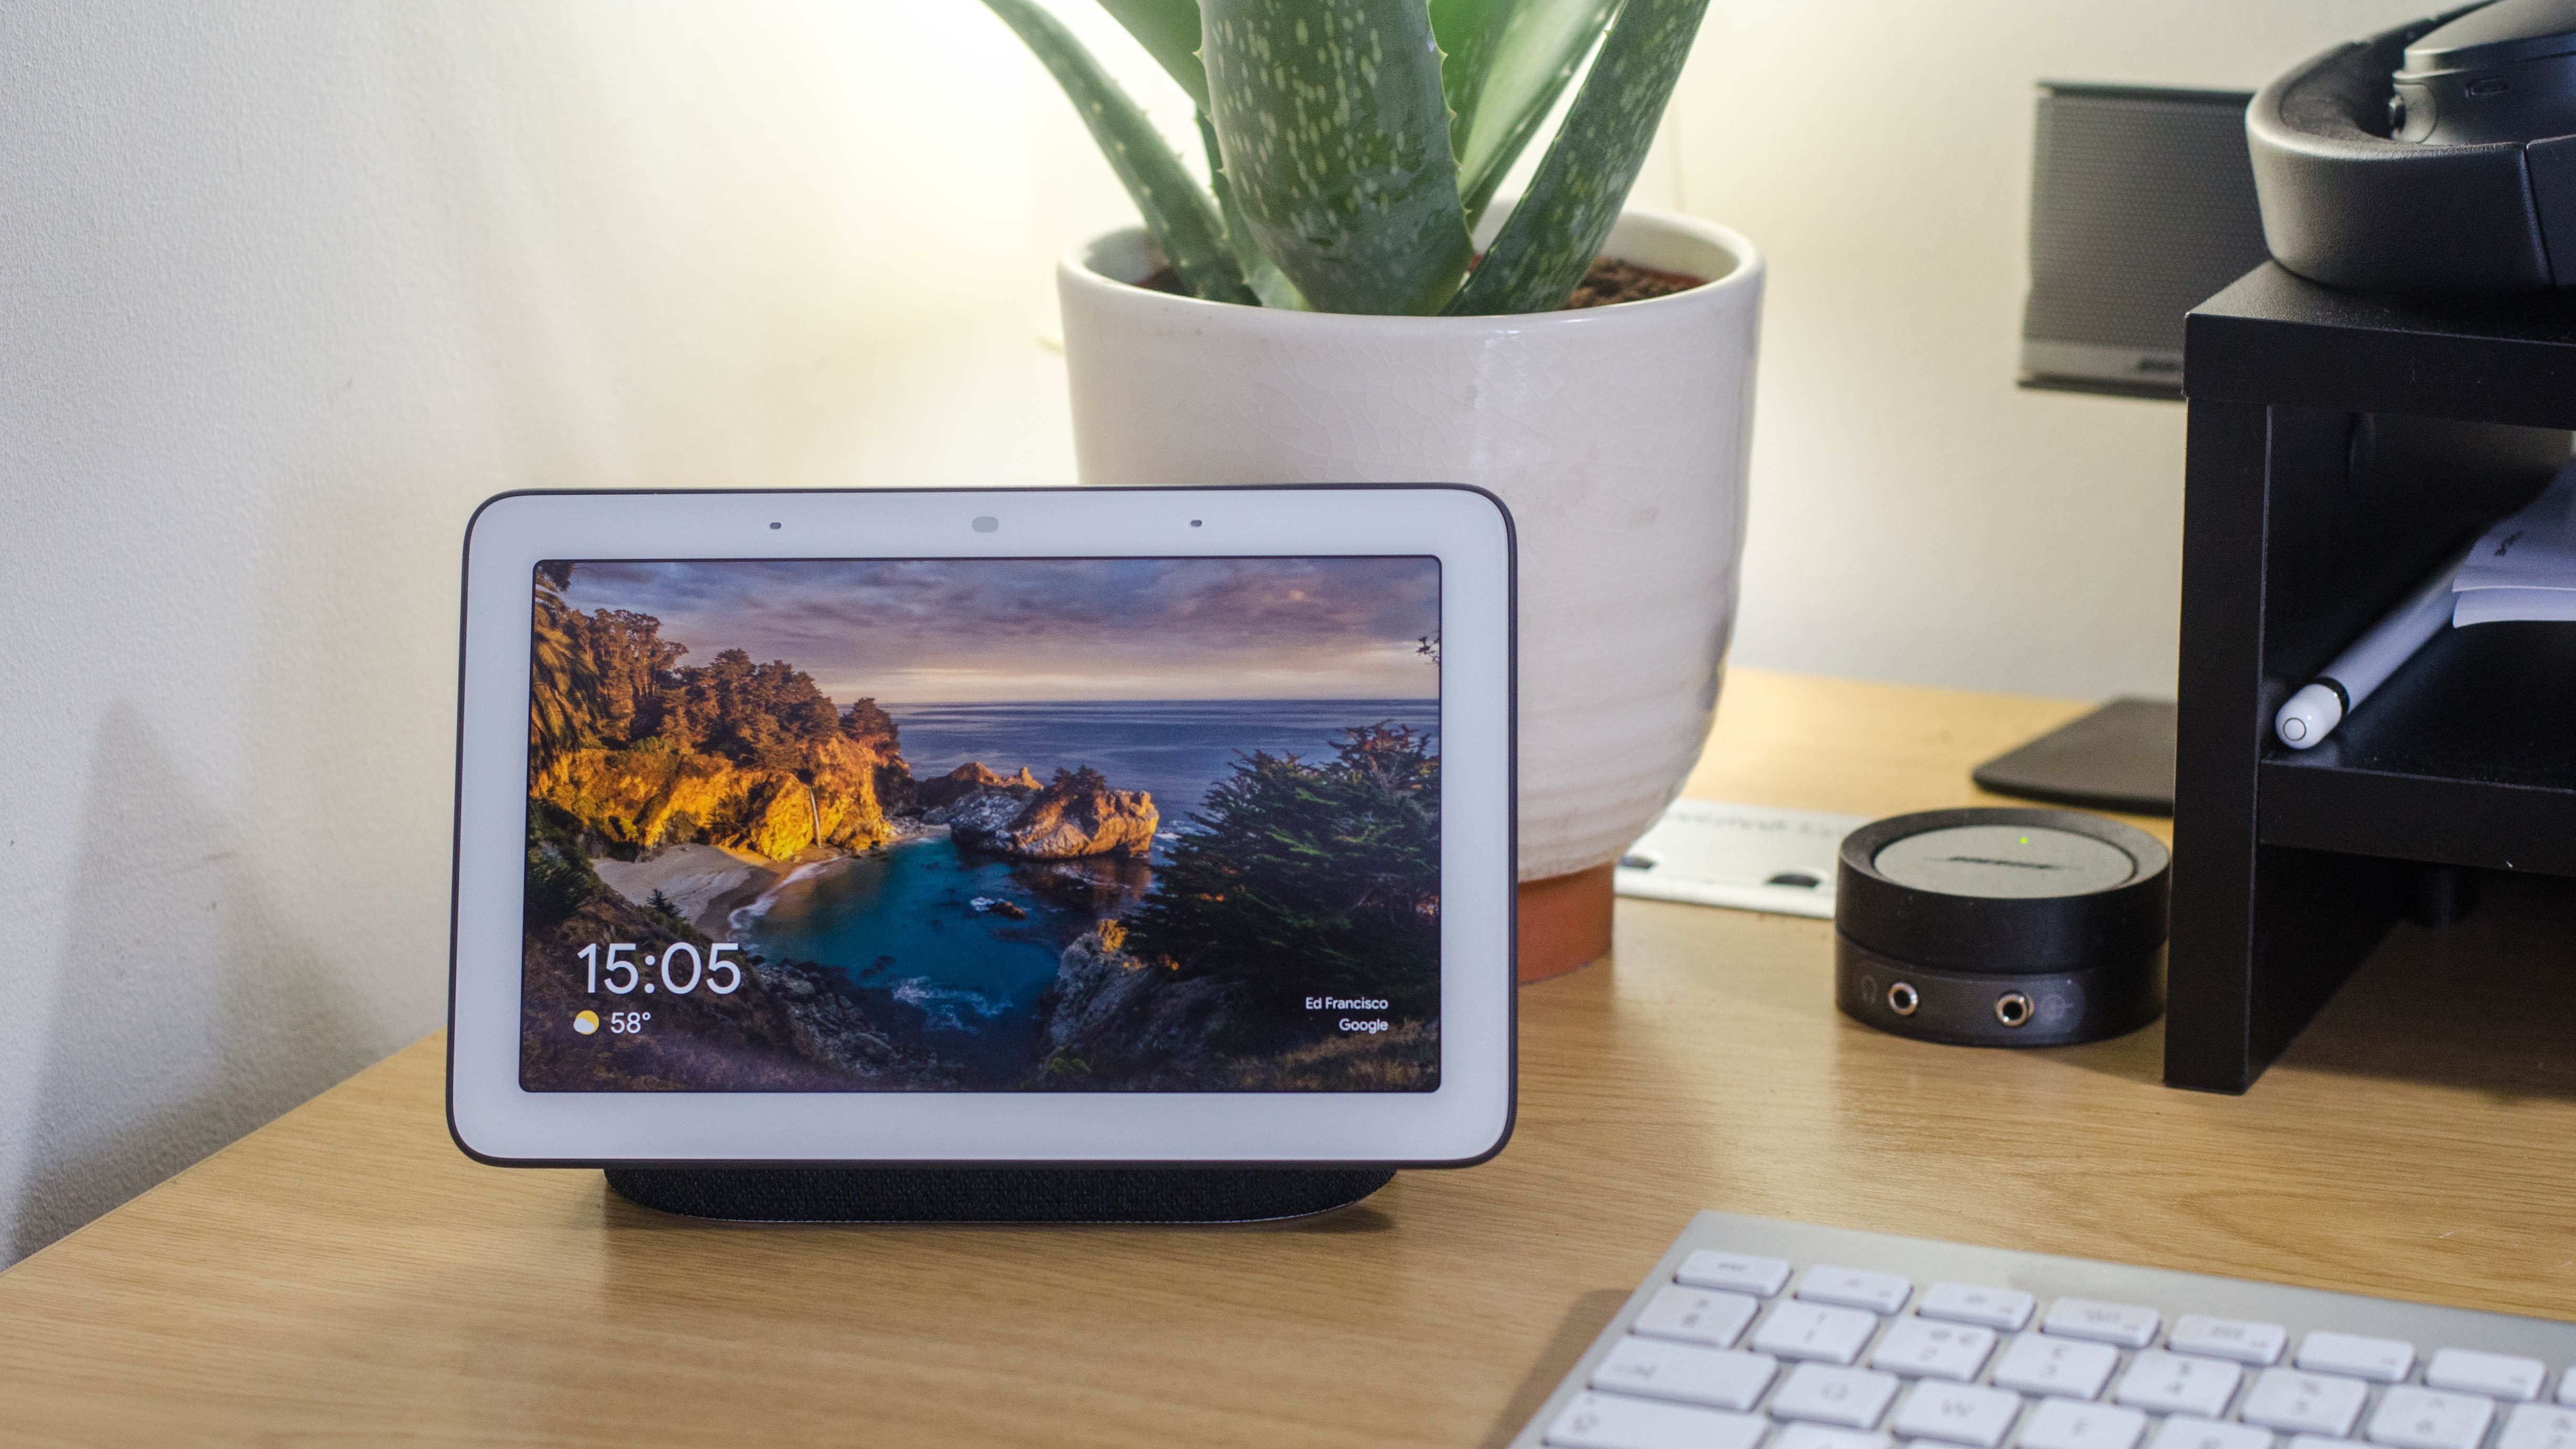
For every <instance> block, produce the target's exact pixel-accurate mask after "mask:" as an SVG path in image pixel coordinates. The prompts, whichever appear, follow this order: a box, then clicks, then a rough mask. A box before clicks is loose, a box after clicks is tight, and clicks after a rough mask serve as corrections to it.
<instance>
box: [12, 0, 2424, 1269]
mask: <svg viewBox="0 0 2576 1449" xmlns="http://www.w3.org/2000/svg"><path fill="white" fill-rule="evenodd" d="M1074 3H1076V0H1068V7H1069V8H1070V6H1071V5H1073V4H1074ZM2405 8H2409V7H2401V6H2392V5H2390V4H2387V3H2384V0H2370V3H2367V4H2365V3H2362V0H2346V3H2329V0H2297V3H2292V0H2163V3H2146V0H2133V3H2123V4H2116V5H2114V4H2100V3H2092V4H2082V5H2077V4H2073V3H2068V0H2053V3H2052V0H2013V3H2003V0H1994V3H1987V4H1983V5H1954V6H1938V7H1936V6H1929V5H1922V4H1918V3H1915V0H1759V3H1756V0H1718V4H1717V7H1716V8H1715V10H1714V11H1713V12H1712V18H1711V21H1710V24H1709V29H1708V34H1707V38H1706V40H1705V41H1704V42H1703V45H1702V48H1701V52H1700V54H1699V57H1698V59H1697V60H1696V61H1695V62H1694V66H1693V69H1692V71H1691V74H1690V76H1689V77H1688V80H1687V83H1686V91H1685V94H1684V95H1683V97H1682V99H1681V103H1680V106H1679V108H1678V110H1677V112H1676V116H1675V120H1674V123H1673V126H1672V128H1671V133H1670V139H1671V140H1672V141H1673V142H1674V143H1675V144H1674V145H1673V146H1672V147H1670V148H1668V151H1667V154H1666V155H1665V157H1664V158H1663V159H1662V160H1661V161H1659V163H1658V165H1657V167H1656V169H1655V170H1654V172H1653V173H1652V174H1651V175H1650V177H1649V179H1648V182H1647V185H1646V188H1645V189H1644V190H1643V191H1642V192H1641V193H1640V194H1641V197H1643V198H1645V199H1648V200H1652V201H1657V202H1663V201H1667V200H1673V199H1678V200H1679V201H1680V202H1681V203H1683V204H1685V205H1687V206H1688V207H1689V208H1690V209H1693V210H1697V211H1701V212H1704V213H1706V214H1708V215H1711V216H1715V217H1718V218H1721V219H1723V220H1726V221H1729V222H1732V223H1734V224H1736V225H1739V226H1741V227H1743V228H1744V229H1745V230H1747V231H1749V232H1750V233H1752V234H1753V235H1754V236H1755V237H1756V238H1757V239H1758V240H1760V241H1761V242H1762V243H1763V244H1764V245H1765V246H1766V247H1767V248H1768V249H1769V251H1770V255H1771V259H1772V263H1773V266H1774V272H1773V284H1772V285H1773V288H1774V290H1773V293H1772V298H1773V300H1772V309H1771V313H1770V325H1769V327H1768V329H1767V334H1766V339H1765V361H1764V375H1763V381H1762V388H1761V398H1762V400H1761V412H1760V417H1759V422H1758V425H1757V443H1756V454H1755V483H1754V497H1755V500H1756V501H1755V504H1754V530H1753V536H1752V545H1751V547H1752V559H1751V561H1750V564H1749V566H1748V571H1747V594H1746V609H1745V619H1744V627H1743V631H1742V633H1741V635H1740V638H1741V641H1742V642H1741V644H1740V646H1739V649H1740V656H1739V657H1741V658H1743V659H1745V660H1746V661H1748V662H1752V663H1759V664H1768V665H1778V666H1785V667H1792V668H1806V669H1821V670H1831V671H1839V672H1849V673H1856V674H1866V675H1875V676H1879V677H1889V678H1915V679H1930V680H1937V681H1940V682H1945V683H1955V684H1964V685H1986V686H1996V687H2005V688H2017V689H2028V690H2038V691H2047V692H2056V693H2095V692H2102V691H2106V690H2109V689H2112V688H2115V687H2145V688H2157V687H2162V686H2164V685H2165V684H2166V682H2167V680H2168V679H2169V676H2170V674H2171V669H2172V656H2173V624H2172V618H2173V612H2174V610H2173V602H2174V598H2173V596H2174V587H2173V572H2174V555H2175V541H2174V540H2175V532H2176V518H2177V516H2178V490H2177V486H2176V480H2177V479H2178V477H2179V470H2180V461H2181V415H2180V413H2179V411H2178V410H2176V409H2172V408H2157V407H2153V406H2150V405H2146V404H2136V403H2120V402H2105V401H2099V400H2092V399H2069V398H2058V397H2048V396H2034V395H2026V394H2020V393H2016V392H2015V391H2013V389H2012V388H2011V385H2010V381H2009V379H2010V376H2011V372H2012V355H2013V345H2012V337H2013V330H2014V327H2015V325H2016V319H2017V315H2018V310H2017V309H2018V299H2019V293H2020V286H2021V281H2020V228H2021V222H2022V206H2023V200H2024V189H2025V186H2026V179H2025V174H2024V173H2025V171H2026V167H2027V157H2026V149H2027V144H2028V143H2027V134H2028V127H2029V85H2030V82H2031V81H2032V80H2033V79H2035V78H2038V77H2040V76H2051V77H2072V78H2079V79H2107V80H2134V81H2176V82H2191V83H2235V84H2251V83H2252V82H2253V81H2255V80H2256V79H2258V78H2259V77H2260V76H2261V75H2262V74H2264V73H2265V72H2267V71H2268V70H2270V69H2272V68H2274V67H2276V66H2278V65H2280V64H2283V63H2286V62H2287V61H2288V60H2290V59H2292V58H2294V57H2295V56H2296V55H2298V54H2300V53H2302V52H2304V51H2306V50H2308V49H2312V48H2314V47H2316V46H2318V45H2320V44H2322V43H2324V42H2326V41H2328V40H2331V39H2334V38H2336V37H2338V36H2340V35H2343V34H2345V33H2347V32H2351V31H2357V30H2359V29H2361V28H2363V27H2365V26H2366V25H2367V24H2369V23H2370V22H2372V21H2374V20H2376V19H2378V18H2379V17H2380V16H2382V15H2384V14H2396V13H2400V11H2402V10H2403V9H2405ZM1075 13H1079V12H1078V11H1077V12H1075ZM1084 28H1085V29H1086V30H1090V31H1094V32H1095V33H1096V32H1097V31H1098V30H1099V29H1100V28H1101V27H1098V26H1097V25H1096V24H1095V23H1089V22H1087V23H1086V24H1085V27H1084ZM0 55H5V56H6V57H7V59H6V61H5V63H0V66H5V69H0V75H5V77H6V79H5V81H0V681H5V684H0V921H6V922H7V924H8V928H9V931H8V937H9V946H8V948H7V949H6V950H0V1000H5V1001H6V1002H7V1003H8V1009H7V1010H5V1011H0V1261H6V1260H8V1259H9V1258H13V1257H15V1256H18V1255H21V1254H23V1253H25V1252H28V1251H32V1250H33V1249H35V1248H36V1247H39V1246H41V1245H42V1244H44V1243H45V1242H48V1241H50V1240H51V1239H53V1238H54V1237H56V1236H58V1235H60V1234H61V1233H62V1232H64V1231H67V1230H68V1229H70V1228H71V1227H73V1226H76V1225H77V1224H79V1223H80V1222H82V1221H85V1220H86V1219H87V1218H89V1217H91V1216H93V1215H95V1214H96V1213H97V1212H99V1211H101V1210H103V1209H105V1208H106V1207H108V1206H111V1205H113V1204H114V1203H115V1202H117V1201H119V1200H121V1199H123V1198H124V1197H126V1196H128V1195H130V1194H132V1193H133V1192H135V1191H138V1190H140V1189H141V1188H143V1187H145V1186H147V1185H149V1184H150V1183H151V1182H153V1181H155V1180H157V1179H158V1178H160V1177H161V1176H163V1175H165V1174H167V1173H168V1172H169V1171H171V1170H174V1169H175V1168H177V1167H179V1166H182V1165H184V1164H185V1163H187V1162H189V1161H192V1160H194V1159H195V1158H196V1157H198V1156H200V1155H202V1154H203V1153H205V1152H206V1151H208V1150H210V1149H212V1148H213V1147H215V1146H217V1145H219V1144H221V1143H223V1142H225V1141H227V1140H229V1139H230V1138H232V1137H233V1136H236V1135H238V1134H239V1133H240V1132H242V1131H244V1130H246V1129H248V1128H249V1127H251V1126H254V1125H256V1124H258V1123H259V1122H261V1121H263V1120H265V1119H266V1118H267V1117H269V1116H271V1115H274V1114H275V1113H276V1112H278V1111H281V1110H283V1109H284V1108H286V1107H288V1106H291V1105H293V1104H294V1103H295V1102H297V1101H300V1100H302V1099H303V1098H305V1097H306V1096H309V1095H310V1094H311V1093H312V1092H314V1091H316V1090H318V1089H319V1088H321V1087H323V1086H325V1085H327V1084H328V1083H330V1082H332V1081H334V1080H336V1079H337V1078H339V1077H341V1076H343V1075H345V1074H346V1073H348V1072H350V1071H352V1070H355V1069H356V1068H358V1067H359V1066H362V1065H364V1064H365V1063H367V1062H369V1061H371V1060H373V1059H375V1058H376V1057H378V1056H381V1055H382V1054H383V1053H385V1052H387V1051H389V1050H391V1049H393V1048H394V1047H396V1046H399V1045H401V1044H403V1043H405V1042H407V1041H410V1040H412V1039H414V1038H416V1037H417V1036H419V1035H420V1034H421V1033H423V1032H425V1031H428V1030H430V1029H431V1028H433V1027H435V1026H436V1025H437V1024H438V1022H439V1020H440V1018H441V1015H442V1002H443V993H444V988H445V943H446V886H447V847H448V808H449V790H450V774H449V771H450V761H451V759H452V753H451V752H452V724H451V721H452V718H453V714H452V711H453V707H454V701H453V692H452V688H451V680H452V679H453V667H454V666H453V650H454V647H455V632H454V619H455V606H456V599H455V577H456V570H457V543H458V539H459V535H460V531H461V529H462V526H463V523H464V520H465V517H466V514H467V513H468V511H469V510H470V508H471V507H472V505H473V503H474V502H475V501H476V500H477V499H479V498H481V497H483V496H484V495H486V494H489V493H491V492H495V491H498V490H501V489H505V488H519V487H548V486H610V485H706V484H794V485H817V484H847V483H861V484H864V483H896V482H904V483H912V482H954V483H1031V482H1061V481H1067V480H1068V479H1069V477H1070V473H1071V465H1070V448H1069V445H1068V441H1067V439H1066V437H1065V426H1064V418H1063V408H1064V403H1063V384H1062V376H1061V366H1060V363H1059V362H1058V361H1057V360H1056V359H1055V357H1054V356H1053V355H1052V354H1051V353H1049V352H1047V351H1046V350H1044V349H1043V348H1042V347H1040V346H1039V345H1038V344H1037V343H1036V341H1035V340H1034V339H1035V336H1036V334H1037V333H1038V332H1039V331H1040V330H1041V328H1042V323H1043V321H1044V314H1045V312H1046V297H1047V293H1046V283H1045V264H1046V259H1047V258H1048V257H1049V256H1051V255H1052V253H1053V252H1054V251H1055V250H1056V249H1058V248H1059V247H1061V246H1062V245H1064V244H1065V243H1067V242H1068V241H1070V240H1071V239H1073V237H1075V236H1076V235H1078V234H1080V233H1081V232H1083V231H1086V230H1088V229H1091V228H1093V227H1095V226H1097V225H1099V224H1102V223H1104V222H1105V221H1108V220H1113V219H1115V218H1117V217H1118V216H1120V215H1122V214H1123V213H1124V207H1123V204H1122V203H1121V202H1120V201H1119V199H1118V197H1117V194H1116V192H1115V190H1114V187H1113V185H1112V184H1111V183H1110V182H1109V181H1108V179H1107V177H1106V173H1105V170H1103V169H1102V168H1100V165H1099V163H1098V161H1097V159H1096V157H1094V156H1092V155H1091V153H1090V151H1089V149H1088V145H1087V143H1086V142H1084V141H1083V140H1082V138H1081V137H1080V135H1079V134H1078V133H1077V132H1076V131H1075V129H1074V127H1073V124H1072V121H1071V118H1070V116H1069V114H1068V113H1067V112H1066V111H1064V110H1063V108H1062V103H1061V102H1060V101H1059V100H1057V99H1056V98H1055V97H1054V95H1053V93H1052V91H1051V90H1050V89H1049V88H1048V85H1047V82H1046V81H1045V80H1044V78H1043V76H1042V75H1041V74H1040V73H1038V72H1037V71H1036V69H1035V68H1034V66H1032V65H1030V64H1029V63H1028V62H1027V61H1026V59H1025V58H1024V57H1022V56H1021V55H1020V54H1019V53H1018V51H1017V50H1016V47H1015V46H1014V44H1013V42H1012V41H1011V40H1010V38H1009V37H1008V35H1007V34H1006V33H1004V32H1003V31H1002V30H1001V29H1000V27H999V26H998V25H997V24H995V23H994V22H993V21H992V20H991V19H990V17H989V16H987V15H986V14H985V13H984V12H983V10H982V8H981V7H980V6H979V5H977V4H975V3H974V0H926V3H904V4H897V3H893V0H858V3H851V0H766V3H763V4H760V5H739V4H730V3H714V0H706V3H695V4H689V3H677V0H673V3H662V4H655V5H648V6H629V5H615V6H612V5H609V4H606V3H575V0H533V3H532V0H481V3H467V4H459V5H447V6H435V7H406V6H382V7H365V6H354V5H352V6H319V7H316V6H305V5H289V4H286V3H283V0H236V3H232V4H228V5H223V6H213V7H169V6H151V7H147V6H144V5H140V4H136V3H132V0H126V3H122V4H119V3H101V0H78V3H75V0H15V3H13V4H11V5H9V6H7V7H6V8H0ZM1119 64H1120V68H1121V69H1122V71H1124V72H1126V73H1127V74H1129V75H1131V76H1135V77H1137V79H1138V83H1139V85H1140V88H1148V89H1150V85H1151V84H1152V83H1155V82H1156V78H1155V77H1153V76H1152V75H1151V74H1150V71H1149V70H1148V69H1146V68H1145V67H1142V66H1140V65H1138V64H1137V62H1136V59H1135V57H1133V56H1132V55H1131V56H1126V57H1124V58H1122V59H1121V60H1120V62H1119ZM1168 103H1169V98H1168V96H1166V97H1164V98H1163V100H1162V101H1161V102H1159V104H1164V105H1168Z"/></svg>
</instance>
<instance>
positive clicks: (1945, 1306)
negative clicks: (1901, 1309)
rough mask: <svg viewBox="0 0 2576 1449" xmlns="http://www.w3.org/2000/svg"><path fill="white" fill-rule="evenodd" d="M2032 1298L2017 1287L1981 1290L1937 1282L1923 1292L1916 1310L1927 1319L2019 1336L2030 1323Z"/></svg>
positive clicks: (1966, 1284)
mask: <svg viewBox="0 0 2576 1449" xmlns="http://www.w3.org/2000/svg"><path fill="white" fill-rule="evenodd" d="M2031 1307H2032V1302H2031V1296H2030V1295H2029V1294H2027V1293H2024V1292H2022V1291H2020V1290H2019V1289H2015V1288H1980V1287H1977V1286H1976V1285H1974V1284H1971V1283H1935V1284H1933V1285H1932V1286H1931V1287H1929V1288H1926V1289H1924V1290H1923V1301H1922V1302H1920V1303H1917V1304H1915V1305H1914V1311H1915V1312H1916V1313H1919V1314H1921V1315H1922V1316H1924V1317H1925V1318H1943V1319H1947V1320H1949V1321H1950V1322H1952V1323H1974V1324H1977V1325H1980V1326H1981V1327H1985V1328H2000V1329H2002V1330H2003V1331H2004V1332H2006V1333H2018V1332H2020V1331H2021V1326H2022V1325H2023V1324H2025V1323H2028V1322H2030V1310H2031Z"/></svg>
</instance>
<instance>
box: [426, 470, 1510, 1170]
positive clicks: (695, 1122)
mask: <svg viewBox="0 0 2576 1449" xmlns="http://www.w3.org/2000/svg"><path fill="white" fill-rule="evenodd" d="M979 516H989V517H992V518H997V519H999V520H1000V525H1001V526H1000V527H999V528H998V529H997V530H995V531H993V532H989V533H983V532H977V531H975V530H974V529H973V527H972V526H971V524H972V521H973V520H974V519H975V518H977V517H979ZM1192 520H1197V522H1196V524H1193V522H1192ZM1335 554H1340V555H1379V556H1391V555H1412V556H1425V555H1428V556H1436V557H1437V558H1438V559H1439V560H1440V618H1441V669H1440V720H1441V771H1440V778H1441V790H1440V811H1441V816H1440V818H1441V823H1442V829H1441V897H1442V901H1441V905H1442V909H1441V937H1440V939H1441V948H1440V949H1441V960H1440V1040H1441V1069H1440V1086H1439V1087H1438V1089H1437V1090H1434V1091H1430V1092H1391V1093H1338V1092H1318V1093H1260V1094H1253V1093H1055V1092H984V1093H927V1092H798V1093H784V1092H755V1093H730V1092H581V1093H568V1092H528V1091H524V1090H522V1089H521V1088H520V1086H519V1056H520V1041H519V1031H520V1016H519V991H520V942H521V895H522V892H523V890H524V889H525V864H524V862H525V859H526V829H527V825H526V818H527V817H526V811H527V764H528V761H527V749H528V672H529V651H530V648H531V641H532V628H531V625H532V616H533V608H534V597H533V589H532V570H533V569H534V568H535V566H536V564H537V563H538V562H540V561H541V560H545V559H583V560H602V559H763V558H807V559H813V558H835V559H841V558H847V559H864V558H1119V557H1125V558H1182V557H1192V556H1223V555H1236V556H1242V555H1272V556H1282V557H1286V556H1298V555H1305V556H1316V555H1335ZM1512 570H1513V546H1512V533H1511V520H1510V515H1509V514H1508V513H1506V512H1505V511H1504V509H1503V507H1502V505H1501V504H1500V503H1499V502H1497V501H1496V500H1495V499H1493V498H1492V497H1491V496H1490V495H1488V494H1485V493H1483V492H1481V491H1478V490H1475V489H1471V488H1463V487H1442V486H1406V485H1387V486H1375V485H1352V486H1348V487H1327V488H1300V487H1279V488H1139V489H1112V488H1047V489H1011V490H1006V491H991V492H983V491H976V492H970V491H965V490H949V489H920V490H879V489H867V490H852V491H829V492H826V491H797V492H772V493H752V492H662V493H511V494H503V495H501V496H499V497H497V498H494V499H491V500H490V501H488V502H486V503H485V504H484V505H483V506H482V507H481V508H480V509H479V510H477V511H476V513H475V515H474V518H473V520H472V522H471V523H469V524H468V525H467V529H466V546H465V590H464V645H463V663H462V666H461V670H460V678H459V701H458V712H457V717H458V738H457V790H456V867H455V871H456V873H455V902H454V916H453V920H454V934H453V937H452V940H451V945H450V976H449V994H448V1028H449V1035H448V1076H447V1084H448V1086H447V1104H448V1125H449V1129H450V1131H451V1132H452V1133H453V1135H454V1136H455V1139H456V1142H457V1145H458V1146H459V1147H462V1148H463V1149H464V1150H465V1151H466V1152H468V1153H470V1154H471V1155H473V1156H474V1157H476V1158H479V1159H481V1160H483V1161H486V1162H493V1163H501V1164H508V1165H520V1166H576V1165H578V1166H610V1165H621V1164H656V1165H672V1164H691V1163H708V1164H736V1165H739V1164H752V1163H956V1162H976V1163H1032V1164H1034V1163H1050V1164H1073V1163H1080V1164H1102V1165H1107V1164H1118V1165H1128V1164H1154V1163H1192V1164H1207V1165H1214V1164H1263V1165H1291V1164H1296V1165H1308V1164H1314V1165H1321V1164H1350V1163H1367V1164H1379V1165H1386V1166H1407V1165H1410V1166H1441V1165H1463V1164H1465V1163H1469V1162H1474V1161H1479V1160H1482V1159H1483V1158H1485V1157H1488V1156H1490V1155H1492V1154H1493V1153H1494V1152H1496V1151H1498V1150H1500V1148H1501V1147H1502V1144H1503V1141H1504V1139H1505V1138H1506V1137H1507V1136H1508V1135H1509V1134H1510V1131H1511V1122H1512V1111H1513V1093H1514V1071H1515V1059H1514V987H1513V945H1514V914H1513V906H1514V856H1513V835H1514V824H1515V822H1514V818H1513V788H1514V779H1513V756H1512V750H1513V735H1512V730H1513V713H1514V696H1513V689H1514V684H1513V622H1514V621H1513V608H1514V604H1513V573H1512Z"/></svg>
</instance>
